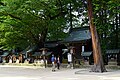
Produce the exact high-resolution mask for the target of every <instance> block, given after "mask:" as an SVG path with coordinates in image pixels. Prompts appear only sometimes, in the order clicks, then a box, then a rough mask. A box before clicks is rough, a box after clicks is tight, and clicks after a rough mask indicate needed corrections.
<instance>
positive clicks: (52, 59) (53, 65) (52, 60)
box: [51, 55, 56, 71]
mask: <svg viewBox="0 0 120 80" xmlns="http://www.w3.org/2000/svg"><path fill="white" fill-rule="evenodd" d="M55 61H56V58H55V56H54V55H52V57H51V62H52V71H55Z"/></svg>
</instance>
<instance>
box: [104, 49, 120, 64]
mask: <svg viewBox="0 0 120 80" xmlns="http://www.w3.org/2000/svg"><path fill="white" fill-rule="evenodd" d="M105 56H106V58H105V59H106V64H109V65H114V64H116V65H120V49H109V50H106V55H105Z"/></svg>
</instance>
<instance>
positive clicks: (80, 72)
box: [0, 65, 120, 80]
mask: <svg viewBox="0 0 120 80" xmlns="http://www.w3.org/2000/svg"><path fill="white" fill-rule="evenodd" d="M76 73H77V74H76ZM0 80H120V70H108V72H104V73H94V72H89V68H81V69H80V68H79V69H69V68H61V69H60V70H56V71H55V72H52V71H51V68H41V67H36V66H9V65H0Z"/></svg>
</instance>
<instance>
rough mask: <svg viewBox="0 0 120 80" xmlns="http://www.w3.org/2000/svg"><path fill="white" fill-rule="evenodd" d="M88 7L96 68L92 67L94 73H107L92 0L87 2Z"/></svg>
mask: <svg viewBox="0 0 120 80" xmlns="http://www.w3.org/2000/svg"><path fill="white" fill-rule="evenodd" d="M87 6H88V16H89V21H90V31H91V37H92V47H93V57H94V66H93V67H92V69H91V71H92V72H106V69H105V66H104V63H103V58H102V54H101V47H100V42H99V38H98V34H97V30H96V27H95V25H94V22H93V12H92V2H91V0H87Z"/></svg>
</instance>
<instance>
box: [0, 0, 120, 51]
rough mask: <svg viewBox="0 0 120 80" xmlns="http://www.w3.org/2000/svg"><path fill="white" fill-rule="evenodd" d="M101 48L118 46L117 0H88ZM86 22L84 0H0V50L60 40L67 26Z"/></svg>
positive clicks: (119, 14) (119, 5) (119, 13)
mask: <svg viewBox="0 0 120 80" xmlns="http://www.w3.org/2000/svg"><path fill="white" fill-rule="evenodd" d="M92 5H93V13H94V23H95V26H96V28H97V31H98V36H99V38H100V43H101V46H102V49H118V48H120V36H119V35H120V1H119V0H92ZM84 26H89V20H88V12H87V1H86V0H0V46H1V49H3V50H12V49H18V48H19V49H21V50H23V49H25V48H26V47H28V46H30V45H39V47H43V45H44V43H45V41H53V40H63V39H64V38H65V37H66V36H67V33H68V32H69V30H70V29H72V28H75V27H84Z"/></svg>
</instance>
